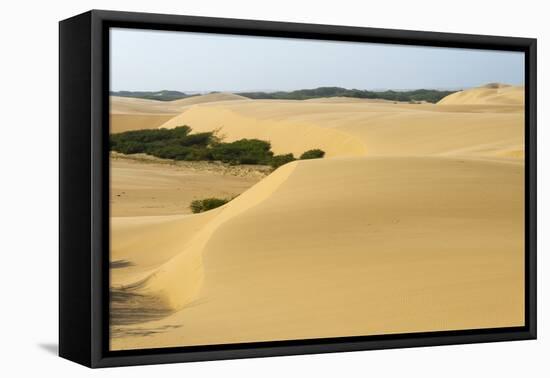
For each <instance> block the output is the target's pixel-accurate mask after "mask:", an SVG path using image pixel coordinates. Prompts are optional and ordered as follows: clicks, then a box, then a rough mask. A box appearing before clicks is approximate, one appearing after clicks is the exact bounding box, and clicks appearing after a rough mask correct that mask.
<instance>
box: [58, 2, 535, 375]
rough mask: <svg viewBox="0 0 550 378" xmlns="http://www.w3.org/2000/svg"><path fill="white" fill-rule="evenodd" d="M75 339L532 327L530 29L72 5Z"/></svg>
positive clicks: (63, 253)
mask: <svg viewBox="0 0 550 378" xmlns="http://www.w3.org/2000/svg"><path fill="white" fill-rule="evenodd" d="M59 69H60V277H59V282H60V284H59V285H60V328H59V329H60V334H59V342H60V355H61V356H62V357H65V358H68V359H70V360H73V361H76V362H78V363H81V364H84V365H87V366H90V367H107V366H117V365H135V364H153V363H166V362H182V361H199V360H213V359H229V358H243V357H260V356H275V355H290V354H305V353H321V352H339V351H353V350H367V349H381V348H399V347H413V346H428V345H445V344H456V343H475V342H489V341H505V340H524V339H534V338H536V287H535V282H536V265H535V264H536V245H535V240H536V238H535V235H536V225H535V219H536V213H535V211H536V208H535V206H536V202H535V201H536V193H535V189H536V181H535V172H536V166H535V156H536V151H535V148H536V143H535V141H536V139H535V138H536V136H535V131H536V130H535V124H536V119H535V117H536V40H534V39H527V38H515V37H497V36H482V35H464V34H447V33H434V32H417V31H401V30H384V29H371V28H356V27H344V26H327V25H311V24H295V23H280V22H266V21H250V20H235V19H220V18H203V17H188V16H175V15H159V14H144V13H126V12H111V11H90V12H87V13H84V14H82V15H79V16H75V17H73V18H70V19H67V20H64V21H61V22H60V67H59Z"/></svg>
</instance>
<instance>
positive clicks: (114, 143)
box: [110, 125, 325, 168]
mask: <svg viewBox="0 0 550 378" xmlns="http://www.w3.org/2000/svg"><path fill="white" fill-rule="evenodd" d="M191 132H192V130H191V128H190V127H189V126H186V125H184V126H178V127H176V128H174V129H151V130H132V131H125V132H122V133H118V134H111V138H110V148H111V150H112V151H117V152H120V153H123V154H137V153H146V154H148V155H152V156H156V157H158V158H161V159H171V160H187V161H213V160H216V161H221V162H224V163H229V164H264V165H271V166H272V167H274V168H277V167H280V166H281V165H283V164H286V163H288V162H291V161H294V160H296V159H295V157H294V155H292V154H285V155H276V156H274V155H273V151H271V143H269V142H267V141H265V140H260V139H240V140H236V141H234V142H230V143H224V142H222V141H221V138H220V137H219V136H218V135H217V132H218V130H216V131H212V132H203V133H196V134H191ZM324 154H325V152H324V151H322V150H319V149H315V150H310V151H306V152H304V153H303V154H302V156H301V158H302V159H314V158H317V157H323V156H324Z"/></svg>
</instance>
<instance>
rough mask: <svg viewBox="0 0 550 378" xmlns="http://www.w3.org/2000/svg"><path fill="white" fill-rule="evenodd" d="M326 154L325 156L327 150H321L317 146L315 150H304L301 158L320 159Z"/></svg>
mask: <svg viewBox="0 0 550 378" xmlns="http://www.w3.org/2000/svg"><path fill="white" fill-rule="evenodd" d="M324 156H325V151H323V150H320V149H318V148H315V149H313V150H309V151H306V152H304V153H303V154H302V155H301V156H300V159H302V160H305V159H320V158H322V157H324Z"/></svg>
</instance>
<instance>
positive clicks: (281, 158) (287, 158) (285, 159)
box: [269, 154, 296, 168]
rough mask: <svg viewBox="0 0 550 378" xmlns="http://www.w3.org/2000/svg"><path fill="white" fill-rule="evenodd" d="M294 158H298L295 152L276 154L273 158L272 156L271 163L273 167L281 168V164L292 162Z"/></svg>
mask: <svg viewBox="0 0 550 378" xmlns="http://www.w3.org/2000/svg"><path fill="white" fill-rule="evenodd" d="M294 160H296V158H295V157H294V155H293V154H285V155H275V156H273V158H271V161H270V162H269V165H271V166H272V167H273V168H279V167H280V166H281V165H284V164H286V163H290V162H291V161H294Z"/></svg>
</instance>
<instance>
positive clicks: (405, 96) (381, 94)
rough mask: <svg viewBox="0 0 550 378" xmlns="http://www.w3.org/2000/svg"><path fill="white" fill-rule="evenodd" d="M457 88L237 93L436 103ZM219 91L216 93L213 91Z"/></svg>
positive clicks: (150, 95)
mask: <svg viewBox="0 0 550 378" xmlns="http://www.w3.org/2000/svg"><path fill="white" fill-rule="evenodd" d="M455 92H457V91H439V90H435V89H415V90H411V91H392V90H387V91H368V90H361V89H346V88H341V87H319V88H315V89H299V90H296V91H290V92H284V91H277V92H238V93H236V94H238V95H240V96H243V97H247V98H251V99H274V100H309V99H315V98H322V97H352V98H366V99H382V100H389V101H405V102H409V101H414V102H418V101H426V102H433V103H436V102H438V101H439V100H441V99H442V98H444V97H446V96H448V95H450V94H453V93H455ZM211 93H217V92H211ZM110 94H111V96H119V97H132V98H143V99H148V100H159V101H173V100H180V99H183V98H188V97H195V96H199V95H198V94H187V93H184V92H179V91H168V90H163V91H156V92H153V91H118V92H113V91H112V92H111V93H110Z"/></svg>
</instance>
